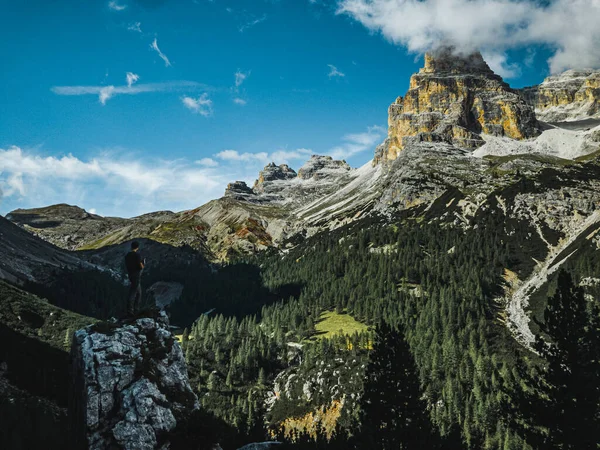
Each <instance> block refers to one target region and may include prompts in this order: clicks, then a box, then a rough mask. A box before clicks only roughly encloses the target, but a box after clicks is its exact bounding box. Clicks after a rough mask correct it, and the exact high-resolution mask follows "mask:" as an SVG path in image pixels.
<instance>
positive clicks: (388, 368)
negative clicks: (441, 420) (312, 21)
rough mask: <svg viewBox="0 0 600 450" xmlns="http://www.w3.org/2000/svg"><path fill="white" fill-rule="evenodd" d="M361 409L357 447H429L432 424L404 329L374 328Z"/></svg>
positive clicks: (386, 448) (382, 326)
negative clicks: (373, 341)
mask: <svg viewBox="0 0 600 450" xmlns="http://www.w3.org/2000/svg"><path fill="white" fill-rule="evenodd" d="M360 408H361V431H360V435H359V437H358V447H359V448H365V449H367V448H380V449H383V450H388V449H389V450H392V449H393V450H397V449H419V448H432V441H433V439H432V437H433V433H432V427H431V423H430V421H429V418H428V416H427V411H426V404H425V402H424V401H423V400H422V399H421V391H420V387H419V377H418V376H417V371H416V367H415V363H414V360H413V357H412V354H411V353H410V349H409V347H408V344H407V342H406V340H405V339H404V333H403V331H402V330H396V329H393V328H391V327H390V326H389V325H387V324H385V323H382V324H381V325H380V326H379V327H378V329H377V336H376V339H375V343H374V345H373V351H372V352H371V357H370V360H369V364H368V367H367V371H366V378H365V387H364V394H363V397H362V399H361V401H360Z"/></svg>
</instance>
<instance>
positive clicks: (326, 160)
mask: <svg viewBox="0 0 600 450" xmlns="http://www.w3.org/2000/svg"><path fill="white" fill-rule="evenodd" d="M351 169H352V168H351V167H350V166H349V165H348V163H347V162H346V161H344V160H335V159H333V157H331V156H320V155H312V156H311V157H310V159H309V160H308V161H307V162H306V163H305V164H304V165H303V166H302V167H301V168H300V170H299V171H298V178H300V179H302V180H309V179H311V178H312V179H315V180H318V179H323V178H327V177H329V176H331V175H333V176H336V175H341V174H344V173H346V172H348V171H350V170H351Z"/></svg>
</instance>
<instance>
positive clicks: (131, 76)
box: [125, 72, 140, 88]
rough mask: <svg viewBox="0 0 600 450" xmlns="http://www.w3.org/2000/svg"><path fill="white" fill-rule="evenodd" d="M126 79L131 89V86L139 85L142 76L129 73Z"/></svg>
mask: <svg viewBox="0 0 600 450" xmlns="http://www.w3.org/2000/svg"><path fill="white" fill-rule="evenodd" d="M125 79H126V80H127V87H128V88H131V85H132V84H135V83H137V81H138V80H139V79H140V76H139V75H138V74H137V73H133V72H127V73H126V74H125Z"/></svg>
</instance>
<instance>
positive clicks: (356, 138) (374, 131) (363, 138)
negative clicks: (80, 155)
mask: <svg viewBox="0 0 600 450" xmlns="http://www.w3.org/2000/svg"><path fill="white" fill-rule="evenodd" d="M385 134H386V129H385V128H383V127H380V126H378V125H374V126H372V127H368V128H367V131H365V132H362V133H351V134H347V135H345V136H344V137H343V138H342V140H343V141H344V143H343V144H341V145H338V146H336V147H333V148H332V149H330V150H329V151H328V152H327V154H328V155H330V156H332V157H333V158H335V159H348V158H350V157H351V156H354V155H356V154H357V153H361V152H364V151H365V150H375V147H376V146H377V144H379V143H380V142H381V141H382V140H383V137H384V136H385Z"/></svg>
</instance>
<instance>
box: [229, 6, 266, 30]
mask: <svg viewBox="0 0 600 450" xmlns="http://www.w3.org/2000/svg"><path fill="white" fill-rule="evenodd" d="M228 12H230V11H228ZM265 20H267V15H266V14H264V15H263V16H261V17H259V18H257V19H252V20H250V21H249V22H246V23H245V24H244V25H242V26H240V27H239V30H240V33H243V32H244V31H246V30H247V29H248V28H251V27H253V26H254V25H258V24H259V23H261V22H264V21H265Z"/></svg>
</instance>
